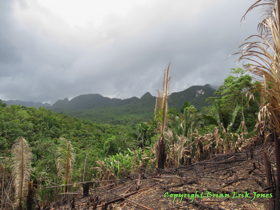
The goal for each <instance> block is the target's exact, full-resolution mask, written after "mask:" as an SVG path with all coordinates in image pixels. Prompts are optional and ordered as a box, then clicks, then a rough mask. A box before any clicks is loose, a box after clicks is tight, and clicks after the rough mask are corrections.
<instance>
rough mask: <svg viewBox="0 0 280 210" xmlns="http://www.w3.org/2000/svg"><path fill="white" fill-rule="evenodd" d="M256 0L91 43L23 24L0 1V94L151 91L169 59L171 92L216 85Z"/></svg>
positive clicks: (44, 96)
mask: <svg viewBox="0 0 280 210" xmlns="http://www.w3.org/2000/svg"><path fill="white" fill-rule="evenodd" d="M253 2H254V1H246V3H245V2H244V0H242V1H241V0H238V1H229V0H227V1H223V3H220V4H217V5H215V6H213V7H210V8H209V9H208V10H205V11H204V12H203V13H201V14H200V15H199V16H194V17H193V18H192V19H187V20H186V19H182V20H178V19H177V20H173V21H170V22H168V23H165V24H160V25H157V26H155V27H153V28H152V29H150V30H148V31H145V32H143V33H139V34H138V35H137V36H130V37H128V38H123V39H117V40H116V41H114V42H112V44H110V45H109V44H107V45H105V46H102V47H98V48H94V49H92V48H82V47H77V46H75V45H72V46H70V45H66V44H62V43H61V42H59V41H57V40H55V39H53V38H50V37H49V36H47V35H46V34H44V33H39V32H38V31H35V30H34V31H33V30H30V29H29V28H27V27H23V26H22V25H20V24H19V23H18V22H17V21H16V20H15V19H14V18H13V15H12V7H11V5H12V3H13V1H1V2H0V21H1V22H0V23H1V24H0V29H1V30H0V44H1V48H0V90H1V91H0V98H2V99H4V100H8V99H18V100H26V101H29V100H32V101H41V102H47V101H49V102H51V103H53V102H55V101H56V100H58V99H63V98H66V97H69V98H72V97H75V96H77V95H80V94H88V93H99V94H102V95H105V96H109V97H119V98H128V97H132V96H137V97H141V95H143V94H144V93H145V92H147V91H149V92H151V93H152V94H153V95H155V94H156V91H155V90H156V89H161V87H162V78H163V70H164V69H165V68H166V67H167V66H168V63H169V62H171V66H170V75H171V88H170V89H171V91H172V92H177V91H182V90H184V89H186V88H188V87H189V86H192V85H204V84H207V83H209V84H213V85H220V84H221V83H222V82H223V80H224V78H226V77H227V76H228V74H229V71H230V69H231V68H232V67H235V66H236V63H233V61H234V60H236V59H237V57H236V56H235V57H230V58H229V59H227V60H226V58H227V57H228V56H229V55H230V54H232V53H234V50H235V49H236V48H237V47H238V45H239V44H240V43H241V41H243V40H244V39H245V38H247V37H248V36H249V35H251V34H253V33H256V28H257V23H258V21H259V19H258V17H259V14H258V13H257V12H253V13H251V14H249V16H248V20H247V23H246V24H244V23H242V24H240V19H241V17H242V15H243V14H244V13H245V11H246V10H247V8H248V7H249V6H250V5H251V4H252V3H253ZM135 27H137V26H135ZM116 30H122V29H121V28H119V29H116ZM116 33H117V32H116ZM93 36H94V35H93Z"/></svg>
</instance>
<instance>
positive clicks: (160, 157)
mask: <svg viewBox="0 0 280 210" xmlns="http://www.w3.org/2000/svg"><path fill="white" fill-rule="evenodd" d="M165 147H166V142H165V139H164V137H163V135H161V136H160V138H159V140H158V145H157V151H158V152H157V162H158V168H160V169H164V163H165V160H166V153H165Z"/></svg>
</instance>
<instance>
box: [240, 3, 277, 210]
mask: <svg viewBox="0 0 280 210" xmlns="http://www.w3.org/2000/svg"><path fill="white" fill-rule="evenodd" d="M259 6H264V7H263V8H265V10H264V16H263V17H264V19H263V20H262V22H261V23H260V24H259V26H258V29H259V32H260V34H259V35H253V36H250V37H249V38H247V39H246V40H245V43H243V44H242V45H241V46H240V48H241V50H240V51H239V52H237V53H236V54H240V58H239V59H238V60H239V61H241V60H247V61H249V62H251V64H249V65H247V66H246V68H247V70H248V71H249V72H251V73H252V74H254V75H256V76H257V78H256V79H257V80H259V81H260V83H259V84H256V86H257V90H258V91H259V92H260V93H261V103H262V104H261V109H260V112H259V124H260V133H262V132H263V130H264V127H267V128H268V129H269V130H270V131H271V132H273V133H274V142H275V155H276V167H277V184H276V186H277V187H276V201H275V209H280V201H279V199H280V188H279V187H280V142H279V139H278V137H279V136H280V72H279V71H280V0H266V1H265V0H258V1H257V2H256V3H254V4H253V5H252V6H251V7H250V8H249V9H248V10H247V11H246V13H245V15H244V16H243V18H245V16H246V14H247V13H248V12H249V11H251V10H252V9H254V8H256V7H259ZM251 38H257V40H258V41H249V39H251Z"/></svg>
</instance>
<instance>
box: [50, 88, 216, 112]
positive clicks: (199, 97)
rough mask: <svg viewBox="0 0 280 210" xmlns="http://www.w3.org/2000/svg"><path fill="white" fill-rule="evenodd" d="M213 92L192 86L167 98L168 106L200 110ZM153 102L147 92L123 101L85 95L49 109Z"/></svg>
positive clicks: (62, 101)
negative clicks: (184, 106) (183, 106)
mask: <svg viewBox="0 0 280 210" xmlns="http://www.w3.org/2000/svg"><path fill="white" fill-rule="evenodd" d="M214 92H215V89H214V88H212V87H211V86H210V85H209V84H207V85H204V86H192V87H190V88H188V89H186V90H184V91H181V92H175V93H172V94H171V95H170V97H169V106H170V107H175V108H176V109H177V110H180V108H181V107H182V105H183V104H184V103H185V102H186V101H189V102H191V103H192V104H193V105H194V106H195V107H196V108H197V109H201V108H202V107H203V106H205V105H206V104H205V100H206V99H207V98H208V97H211V96H213V94H214ZM155 100H156V97H155V96H152V95H151V94H150V93H149V92H147V93H145V94H144V95H143V96H142V97H141V98H140V99H139V98H137V97H132V98H128V99H123V100H122V99H117V98H112V99H110V98H108V97H103V96H102V95H100V94H87V95H80V96H77V97H75V98H73V99H72V100H70V101H69V100H68V98H65V99H63V100H58V101H57V102H55V103H54V104H53V106H52V107H51V109H52V110H53V111H56V112H64V111H77V110H85V109H96V108H110V107H114V108H116V107H120V106H127V105H131V106H135V107H137V106H138V105H137V104H141V105H147V106H149V107H150V106H151V107H152V108H154V106H155ZM143 103H144V104H143Z"/></svg>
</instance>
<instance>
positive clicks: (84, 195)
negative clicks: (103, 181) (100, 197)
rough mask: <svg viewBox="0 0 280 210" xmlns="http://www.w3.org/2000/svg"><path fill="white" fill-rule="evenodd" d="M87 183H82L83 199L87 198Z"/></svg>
mask: <svg viewBox="0 0 280 210" xmlns="http://www.w3.org/2000/svg"><path fill="white" fill-rule="evenodd" d="M88 190H89V183H88V182H87V183H83V197H86V196H88Z"/></svg>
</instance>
